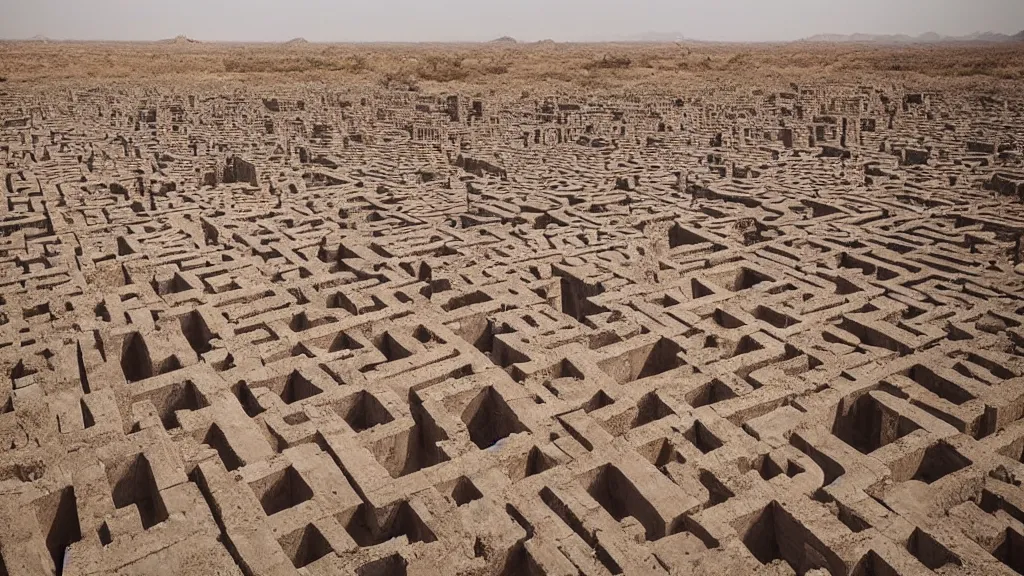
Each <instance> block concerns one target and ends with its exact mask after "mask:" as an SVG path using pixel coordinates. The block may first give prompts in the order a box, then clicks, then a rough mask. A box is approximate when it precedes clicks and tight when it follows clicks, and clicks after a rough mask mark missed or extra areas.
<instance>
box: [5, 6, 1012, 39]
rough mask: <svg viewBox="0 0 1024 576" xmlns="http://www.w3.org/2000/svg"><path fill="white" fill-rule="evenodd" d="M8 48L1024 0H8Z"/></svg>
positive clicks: (500, 32) (879, 27) (968, 22)
mask: <svg viewBox="0 0 1024 576" xmlns="http://www.w3.org/2000/svg"><path fill="white" fill-rule="evenodd" d="M0 14H2V17H0V38H30V37H32V36H36V35H42V36H46V37H49V38H53V39H79V40H159V39H163V38H172V37H174V36H177V35H179V34H184V35H186V36H188V37H190V38H195V39H198V40H226V41H235V40H248V41H270V42H274V41H283V40H288V39H291V38H295V37H303V38H306V39H307V40H310V41H339V42H341V41H377V40H380V41H409V42H416V41H462V40H468V41H473V40H491V39H493V38H497V37H499V36H504V35H508V36H513V37H515V38H517V39H519V40H523V41H534V40H541V39H544V38H551V39H553V40H558V41H573V40H601V39H609V40H611V39H624V38H628V37H630V36H635V35H637V34H643V33H646V32H651V31H656V32H666V33H667V32H678V33H681V34H683V35H684V36H686V37H687V38H695V39H701V40H723V41H743V40H749V41H772V40H796V39H799V38H805V37H807V36H811V35H813V34H819V33H838V34H849V33H854V32H865V33H872V34H897V33H906V34H912V35H916V34H921V33H924V32H929V31H934V32H938V33H940V34H949V35H961V34H968V33H971V32H975V31H994V32H1003V33H1011V34H1012V33H1016V32H1019V31H1020V30H1022V29H1024V0H845V1H836V0H426V1H424V0H362V1H358V2H353V1H350V0H285V1H284V2H282V1H280V0H159V1H157V0H0Z"/></svg>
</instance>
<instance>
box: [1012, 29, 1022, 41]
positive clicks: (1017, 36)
mask: <svg viewBox="0 0 1024 576" xmlns="http://www.w3.org/2000/svg"><path fill="white" fill-rule="evenodd" d="M1013 39H1014V40H1016V41H1017V42H1024V30H1021V31H1020V32H1017V33H1016V34H1014V35H1013Z"/></svg>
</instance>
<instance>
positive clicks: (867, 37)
mask: <svg viewBox="0 0 1024 576" xmlns="http://www.w3.org/2000/svg"><path fill="white" fill-rule="evenodd" d="M1018 40H1024V31H1022V32H1020V33H1018V34H1016V35H1014V36H1008V35H1006V34H999V33H997V32H975V33H973V34H967V35H966V36H943V35H941V34H936V33H935V32H925V33H924V34H921V35H920V36H908V35H906V34H818V35H815V36H811V37H809V38H804V39H803V40H801V42H829V43H868V44H940V43H949V42H1013V41H1018Z"/></svg>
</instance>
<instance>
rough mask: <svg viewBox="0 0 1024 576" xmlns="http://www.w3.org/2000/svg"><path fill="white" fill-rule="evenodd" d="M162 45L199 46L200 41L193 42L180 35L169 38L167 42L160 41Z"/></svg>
mask: <svg viewBox="0 0 1024 576" xmlns="http://www.w3.org/2000/svg"><path fill="white" fill-rule="evenodd" d="M160 43H161V44H199V43H200V42H199V40H193V39H191V38H189V37H188V36H185V35H184V34H179V35H177V36H175V37H174V38H168V39H167V40H160Z"/></svg>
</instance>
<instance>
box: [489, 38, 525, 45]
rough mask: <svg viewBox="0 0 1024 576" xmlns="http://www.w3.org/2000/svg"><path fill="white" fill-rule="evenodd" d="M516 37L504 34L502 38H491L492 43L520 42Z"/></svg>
mask: <svg viewBox="0 0 1024 576" xmlns="http://www.w3.org/2000/svg"><path fill="white" fill-rule="evenodd" d="M518 43H519V42H518V41H516V39H515V38H513V37H511V36H502V37H501V38H495V39H494V40H491V44H518Z"/></svg>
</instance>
